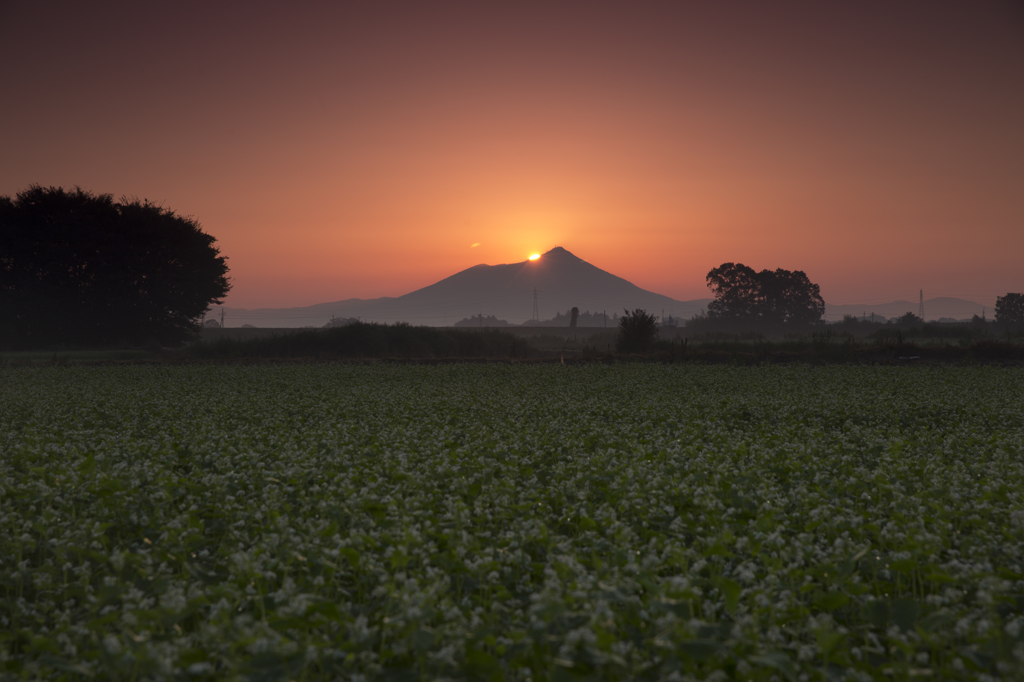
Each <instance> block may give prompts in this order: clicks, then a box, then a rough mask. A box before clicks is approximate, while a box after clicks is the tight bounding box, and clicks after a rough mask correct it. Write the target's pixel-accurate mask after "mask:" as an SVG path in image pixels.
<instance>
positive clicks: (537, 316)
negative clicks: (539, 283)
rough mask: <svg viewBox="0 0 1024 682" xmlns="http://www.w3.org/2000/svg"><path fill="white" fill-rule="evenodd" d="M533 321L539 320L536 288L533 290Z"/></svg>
mask: <svg viewBox="0 0 1024 682" xmlns="http://www.w3.org/2000/svg"><path fill="white" fill-rule="evenodd" d="M533 321H534V322H539V321H540V312H539V309H538V308H537V290H536V289H534V290H533Z"/></svg>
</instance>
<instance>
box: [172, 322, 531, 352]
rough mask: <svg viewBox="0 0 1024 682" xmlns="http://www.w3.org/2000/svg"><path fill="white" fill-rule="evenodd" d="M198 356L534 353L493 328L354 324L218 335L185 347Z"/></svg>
mask: <svg viewBox="0 0 1024 682" xmlns="http://www.w3.org/2000/svg"><path fill="white" fill-rule="evenodd" d="M187 354H188V355H189V356H190V357H195V358H201V359H211V360H212V359H236V358H266V359H273V358H281V359H285V358H317V359H325V360H329V359H335V358H336V359H350V358H377V359H380V358H526V357H536V356H537V351H535V350H534V349H533V348H532V347H531V346H530V345H529V344H528V343H526V341H524V340H523V339H520V338H517V337H515V336H514V335H512V334H509V333H508V332H502V331H497V330H483V331H479V332H478V331H469V330H466V331H462V330H458V329H446V328H440V327H413V326H412V325H410V324H407V323H404V322H399V323H397V324H380V323H376V322H369V323H368V322H357V323H355V324H349V325H346V326H344V327H335V328H333V329H322V330H320V329H317V330H310V331H308V332H299V333H296V334H288V335H284V336H268V337H262V338H256V339H247V340H244V341H243V340H235V339H219V340H217V341H213V342H209V343H198V344H195V345H193V346H190V347H189V348H188V350H187Z"/></svg>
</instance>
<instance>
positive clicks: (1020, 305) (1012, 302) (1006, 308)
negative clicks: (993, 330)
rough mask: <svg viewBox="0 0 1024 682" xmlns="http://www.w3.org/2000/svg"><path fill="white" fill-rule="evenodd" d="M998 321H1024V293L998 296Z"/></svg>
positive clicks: (1009, 322) (1007, 322)
mask: <svg viewBox="0 0 1024 682" xmlns="http://www.w3.org/2000/svg"><path fill="white" fill-rule="evenodd" d="M996 322H998V323H1000V324H1022V323H1024V294H1006V295H1005V296H999V297H998V298H996Z"/></svg>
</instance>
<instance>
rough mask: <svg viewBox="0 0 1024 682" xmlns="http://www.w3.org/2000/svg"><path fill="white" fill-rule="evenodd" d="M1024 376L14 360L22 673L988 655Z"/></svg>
mask: <svg viewBox="0 0 1024 682" xmlns="http://www.w3.org/2000/svg"><path fill="white" fill-rule="evenodd" d="M1022 406H1024V370H1022V369H1020V368H1011V369H1005V368H1004V369H1000V368H993V367H978V366H975V367H965V366H961V367H942V368H893V367H864V366H861V367H837V366H831V367H810V366H798V365H792V366H784V367H778V366H761V367H726V366H717V367H702V366H695V365H689V366H660V365H646V364H623V365H611V366H606V365H579V366H570V367H565V366H561V365H444V366H408V365H406V366H396V365H386V364H378V365H372V366H371V365H322V364H321V365H287V366H281V365H246V366H240V365H214V366H210V365H203V366H155V365H148V366H141V365H140V366H106V367H86V366H50V367H7V368H0V495H2V497H0V642H2V647H0V656H2V660H0V669H2V670H4V671H5V672H4V673H3V679H29V678H50V679H61V678H63V679H68V680H78V679H88V678H90V677H91V678H93V679H114V680H116V679H180V680H185V679H190V680H191V679H196V680H201V679H208V680H213V679H218V680H220V679H251V680H279V679H280V680H285V679H294V680H317V679H353V680H364V679H365V680H372V679H410V680H411V679H424V678H429V679H434V678H453V679H459V678H461V679H491V680H497V679H509V680H529V679H533V680H555V679H585V678H589V679H622V680H625V679H674V680H678V679H683V680H689V679H711V680H727V679H736V680H786V681H787V682H792V681H797V680H843V679H849V680H862V679H863V680H868V679H885V680H909V679H915V680H917V679H928V678H931V679H944V680H950V679H951V680H960V679H963V680H973V679H977V680H992V679H1005V680H1011V679H1021V677H1020V675H1021V671H1022V670H1024V445H1022V442H1024V441H1022V434H1024V408H1022Z"/></svg>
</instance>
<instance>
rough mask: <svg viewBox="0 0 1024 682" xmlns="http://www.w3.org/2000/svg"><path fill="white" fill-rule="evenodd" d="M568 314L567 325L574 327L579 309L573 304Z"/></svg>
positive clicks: (578, 316) (578, 315)
mask: <svg viewBox="0 0 1024 682" xmlns="http://www.w3.org/2000/svg"><path fill="white" fill-rule="evenodd" d="M569 314H570V317H569V326H570V327H573V328H575V327H576V321H577V320H578V319H579V318H580V309H579V308H577V307H576V306H573V309H572V310H571V311H570V312H569Z"/></svg>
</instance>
